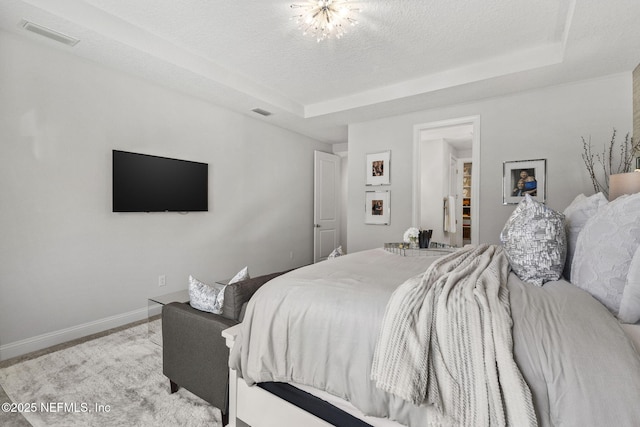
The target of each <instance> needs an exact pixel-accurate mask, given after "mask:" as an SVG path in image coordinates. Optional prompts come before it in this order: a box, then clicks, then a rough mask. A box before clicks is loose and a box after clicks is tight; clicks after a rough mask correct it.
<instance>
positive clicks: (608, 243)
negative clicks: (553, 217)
mask: <svg viewBox="0 0 640 427" xmlns="http://www.w3.org/2000/svg"><path fill="white" fill-rule="evenodd" d="M639 213H640V193H637V194H632V195H625V196H620V197H618V198H617V199H615V200H613V201H611V202H609V203H608V204H607V205H605V206H602V207H601V208H600V209H599V210H598V212H597V213H596V214H595V215H594V216H593V217H591V219H589V220H588V221H587V223H586V224H585V226H584V228H583V229H582V231H581V232H580V234H579V235H578V241H577V244H576V250H575V253H574V257H573V264H572V266H571V283H573V284H574V285H576V286H578V287H579V288H582V289H584V290H586V291H587V292H589V293H590V294H591V295H593V296H594V297H595V298H596V299H597V300H598V301H600V302H601V303H602V304H604V305H605V306H606V307H607V308H608V309H609V310H610V311H611V312H612V313H613V314H615V315H616V316H617V315H618V314H619V310H620V306H621V303H622V300H623V293H624V291H625V287H626V285H627V277H628V275H629V268H630V266H631V261H632V259H633V258H634V255H635V254H636V252H637V250H638V247H640V221H639V220H638V215H639ZM634 271H635V269H634ZM635 280H636V279H635V278H632V281H635ZM633 289H635V287H634V286H633V285H632V288H631V289H630V291H629V292H630V294H629V298H630V299H629V301H628V303H631V300H632V299H633V297H631V294H634V291H633ZM625 307H627V306H625ZM627 316H629V314H628V312H627V308H625V317H627Z"/></svg>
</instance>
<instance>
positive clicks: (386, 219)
mask: <svg viewBox="0 0 640 427" xmlns="http://www.w3.org/2000/svg"><path fill="white" fill-rule="evenodd" d="M389 194H390V192H389V190H385V191H367V192H365V197H364V208H365V215H364V223H365V224H377V225H389V223H390V217H391V197H390V195H389Z"/></svg>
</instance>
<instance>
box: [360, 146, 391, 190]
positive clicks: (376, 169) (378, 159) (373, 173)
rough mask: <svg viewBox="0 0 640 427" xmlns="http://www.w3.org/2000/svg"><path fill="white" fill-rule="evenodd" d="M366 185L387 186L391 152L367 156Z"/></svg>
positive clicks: (389, 174)
mask: <svg viewBox="0 0 640 427" xmlns="http://www.w3.org/2000/svg"><path fill="white" fill-rule="evenodd" d="M365 170H366V174H367V176H366V178H367V179H366V182H367V185H389V184H390V182H391V180H390V176H391V151H383V152H381V153H370V154H367V164H366V167H365Z"/></svg>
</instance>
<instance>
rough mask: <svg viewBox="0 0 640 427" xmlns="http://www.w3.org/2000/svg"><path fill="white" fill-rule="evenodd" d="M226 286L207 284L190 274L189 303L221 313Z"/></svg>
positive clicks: (198, 307)
mask: <svg viewBox="0 0 640 427" xmlns="http://www.w3.org/2000/svg"><path fill="white" fill-rule="evenodd" d="M224 288H226V286H225V285H220V284H218V283H214V284H213V285H207V284H206V283H202V282H201V281H199V280H198V279H195V278H194V277H193V276H189V304H190V305H191V307H193V308H195V309H197V310H201V311H208V312H209V313H214V314H220V313H222V304H223V303H224Z"/></svg>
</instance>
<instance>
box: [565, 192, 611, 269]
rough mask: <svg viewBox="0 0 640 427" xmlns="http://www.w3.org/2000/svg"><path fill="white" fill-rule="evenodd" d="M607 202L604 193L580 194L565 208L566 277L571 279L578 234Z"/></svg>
mask: <svg viewBox="0 0 640 427" xmlns="http://www.w3.org/2000/svg"><path fill="white" fill-rule="evenodd" d="M607 203H608V200H607V198H606V197H604V194H602V193H597V194H594V195H593V196H589V197H587V196H585V195H584V194H579V195H578V196H577V197H576V198H575V199H574V200H573V202H571V204H570V205H569V206H568V207H567V208H566V209H565V210H564V212H563V213H564V217H565V224H566V226H567V260H566V261H565V263H564V272H563V275H564V278H565V279H567V280H569V281H571V263H572V262H573V254H574V252H575V250H576V243H577V241H578V234H580V232H581V231H582V229H583V228H584V225H585V224H586V223H587V221H588V220H589V218H591V217H592V216H594V215H595V214H596V212H598V209H600V208H601V207H602V206H604V205H606V204H607Z"/></svg>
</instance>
